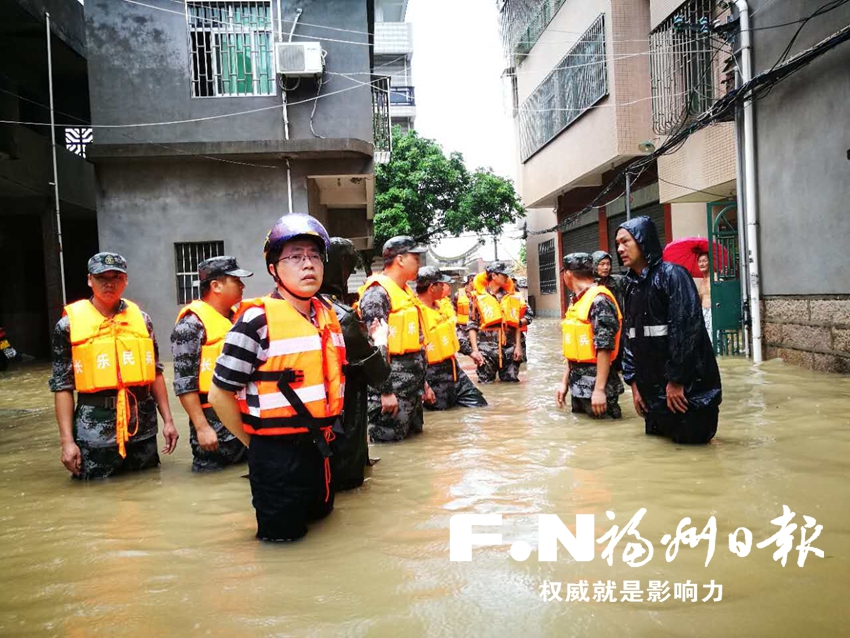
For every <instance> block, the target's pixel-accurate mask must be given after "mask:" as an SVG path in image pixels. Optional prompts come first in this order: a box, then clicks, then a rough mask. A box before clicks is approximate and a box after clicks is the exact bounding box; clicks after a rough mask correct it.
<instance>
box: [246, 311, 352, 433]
mask: <svg viewBox="0 0 850 638" xmlns="http://www.w3.org/2000/svg"><path fill="white" fill-rule="evenodd" d="M311 304H312V307H313V310H314V311H315V314H316V320H317V323H318V328H317V327H316V326H314V325H313V324H312V322H310V321H308V320H307V319H305V318H304V316H303V315H302V314H301V313H300V312H298V311H297V310H296V309H295V308H293V307H292V305H291V304H290V303H289V302H288V301H286V300H284V299H275V298H272V297H261V298H259V299H252V300H250V301H248V302H245V303H243V304H242V305H241V306H240V309H241V310H243V311H244V310H245V309H247V308H249V307H252V306H253V307H261V308H264V309H265V311H266V321H267V323H268V331H269V350H268V359H267V360H266V361H265V362H264V363H262V364H261V365H260V366H259V367H258V368H257V370H256V371H255V372H254V374H253V375H252V377H251V382H253V383H255V384H256V387H257V394H258V395H259V403H260V405H259V406H249V405H248V403H247V401H246V397H245V392H244V391H242V392H240V393H239V395H237V398H238V399H239V409H240V411H241V412H242V429H243V430H245V432H247V433H248V434H255V435H262V436H275V435H294V434H306V433H308V432H309V429H308V423H307V421H306V419H305V417H304V416H303V415H299V414H298V410H297V408H296V407H295V406H293V405H292V403H290V401H289V400H288V399H287V398H286V396H284V394H283V392H281V390H280V388H279V387H278V382H279V381H280V379H281V376H282V375H284V373H285V374H286V375H289V381H290V382H289V385H290V386H291V388H292V390H293V391H294V393H295V395H296V396H297V397H298V399H300V400H301V402H302V403H303V404H304V406H305V407H306V408H307V411H309V413H310V416H311V417H312V418H314V419H318V420H319V421H320V425H319V427H320V429H321V430H322V432H323V433H324V435H325V438H326V440H328V441H330V440H331V439H332V434H331V431H330V430H331V427H332V425H333V421H334V420H335V418H336V417H338V416H339V415H340V414H341V413H342V407H343V396H344V394H345V376H344V374H343V365H344V364H345V342H344V341H343V338H342V329H341V328H340V325H339V320H338V319H337V316H336V314H335V313H334V311H333V310H332V309H330V308H328V307H327V306H325V305H324V304H323V303H321V302H320V301H319V300H318V299H316V298H313V299H312V300H311Z"/></svg>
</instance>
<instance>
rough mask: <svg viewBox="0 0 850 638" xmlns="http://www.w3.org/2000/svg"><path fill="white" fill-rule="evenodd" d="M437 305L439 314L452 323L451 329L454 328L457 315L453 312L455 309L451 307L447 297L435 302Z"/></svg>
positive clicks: (450, 301)
mask: <svg viewBox="0 0 850 638" xmlns="http://www.w3.org/2000/svg"><path fill="white" fill-rule="evenodd" d="M437 305H438V306H439V307H440V312H442V313H443V315H445V316H446V318H447V319H449V320H450V321H451V322H452V327H454V326H456V325H457V313H456V312H455V307H454V306H453V305H452V300H451V299H449V298H448V297H443V298H442V299H440V300H439V301H438V302H437Z"/></svg>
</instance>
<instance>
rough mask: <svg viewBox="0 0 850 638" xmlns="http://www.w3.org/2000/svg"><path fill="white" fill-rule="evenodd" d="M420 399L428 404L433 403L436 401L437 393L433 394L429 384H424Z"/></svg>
mask: <svg viewBox="0 0 850 638" xmlns="http://www.w3.org/2000/svg"><path fill="white" fill-rule="evenodd" d="M422 400H423V401H424V402H425V403H427V404H428V405H433V404H435V403H436V402H437V395H436V394H434V391H433V390H432V389H431V386H430V385H428V384H427V383H426V384H425V394H423V395H422Z"/></svg>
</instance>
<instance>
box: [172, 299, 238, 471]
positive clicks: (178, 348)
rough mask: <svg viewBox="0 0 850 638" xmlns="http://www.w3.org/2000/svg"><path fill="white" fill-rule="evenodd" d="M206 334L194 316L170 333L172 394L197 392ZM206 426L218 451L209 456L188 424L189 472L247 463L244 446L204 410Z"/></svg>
mask: <svg viewBox="0 0 850 638" xmlns="http://www.w3.org/2000/svg"><path fill="white" fill-rule="evenodd" d="M206 338H207V333H206V330H204V324H203V322H202V321H201V320H200V319H199V318H198V317H197V315H195V314H194V313H191V312H189V313H186V314H185V315H183V316H182V317H181V318H180V320H179V321H178V322H177V323H176V324H175V326H174V330H172V332H171V354H172V356H173V358H174V394H175V396H178V397H179V396H180V395H181V394H190V393H193V392H198V370H199V369H200V365H201V346H203V345H204V342H205V341H206ZM204 416H205V417H206V418H207V423H209V424H210V427H211V428H212V429H213V430H214V431H215V433H216V436H218V450H216V451H215V452H208V451H206V450H204V449H203V448H202V447H201V446H200V444H199V443H198V432H197V430H195V426H194V425H193V424H192V422H191V420H190V421H189V443H190V444H191V446H192V456H193V457H194V458H193V461H192V471H193V472H211V471H215V470H221V469H224V468H225V467H227V466H228V465H234V464H236V463H242V462H244V461H246V460H247V456H246V450H245V446H244V445H242V442H241V441H240V440H239V439H237V438H236V437H235V436H233V434H231V433H230V430H228V429H227V428H226V427H224V425H223V424H222V422H221V421H220V420H219V418H218V415H216V413H215V410H213V409H212V408H211V407H210V408H204Z"/></svg>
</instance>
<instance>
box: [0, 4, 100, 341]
mask: <svg viewBox="0 0 850 638" xmlns="http://www.w3.org/2000/svg"><path fill="white" fill-rule="evenodd" d="M46 13H49V14H50V18H51V31H50V32H51V37H50V42H51V48H52V60H53V88H54V92H55V111H56V122H57V123H59V124H70V126H68V127H65V126H57V128H56V129H55V131H53V132H52V133H53V135H54V136H55V140H56V142H57V173H58V180H57V181H58V184H59V209H60V215H61V227H62V233H63V238H64V242H63V244H64V262H65V287H66V290H67V296H68V299H77V298H80V297H82V296H84V295H85V294H86V291H87V290H88V288H87V287H86V279H85V272H86V260H87V259H88V258H89V256H91V254H92V253H94V252H96V251H97V221H96V217H95V197H94V191H95V189H94V171H93V168H92V166H91V165H90V164H89V163H88V162H87V161H86V160H85V159H84V157H85V154H86V149H87V144H88V142H89V140H90V139H91V137H90V136H91V129H90V128H89V123H90V121H91V120H90V117H89V100H88V89H87V80H86V74H87V65H86V33H85V22H84V18H83V7H82V5H80V4H78V3H77V2H68V1H67V0H0V50H2V55H0V119H3V120H12V121H16V122H29V123H30V124H0V254H2V255H3V263H4V265H5V268H6V271H5V277H4V280H3V285H2V286H0V325H2V326H3V327H4V328H5V329H6V331H7V333H8V335H9V340H10V341H11V342H12V344H13V345H14V346H15V347H16V348H17V349H18V350H19V351H21V352H24V353H26V354H30V355H33V356H37V357H47V356H49V355H50V334H51V330H52V327H53V324H54V322H55V321H56V320H57V319H58V318H59V316H60V315H61V312H62V279H61V275H60V273H61V269H60V253H59V250H58V233H57V229H58V224H57V217H56V205H55V204H56V202H55V197H54V188H53V182H54V176H53V161H52V156H51V143H52V139H54V138H52V135H51V128H50V126H49V122H50V110H49V82H48V56H47V31H46V28H45V14H46Z"/></svg>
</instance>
